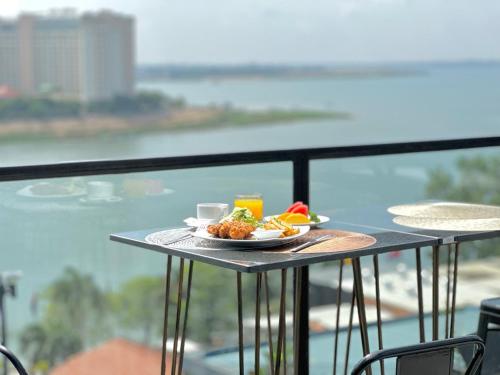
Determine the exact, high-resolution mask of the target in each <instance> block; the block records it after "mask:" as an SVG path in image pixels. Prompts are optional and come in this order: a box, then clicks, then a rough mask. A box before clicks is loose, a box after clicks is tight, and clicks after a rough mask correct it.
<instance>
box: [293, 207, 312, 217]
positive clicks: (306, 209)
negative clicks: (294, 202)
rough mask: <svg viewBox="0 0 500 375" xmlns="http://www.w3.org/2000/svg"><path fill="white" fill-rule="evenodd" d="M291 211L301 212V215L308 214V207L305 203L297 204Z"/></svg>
mask: <svg viewBox="0 0 500 375" xmlns="http://www.w3.org/2000/svg"><path fill="white" fill-rule="evenodd" d="M292 213H294V214H302V215H305V216H308V215H309V207H308V206H307V204H301V205H298V206H296V207H295V208H294V209H293V210H292Z"/></svg>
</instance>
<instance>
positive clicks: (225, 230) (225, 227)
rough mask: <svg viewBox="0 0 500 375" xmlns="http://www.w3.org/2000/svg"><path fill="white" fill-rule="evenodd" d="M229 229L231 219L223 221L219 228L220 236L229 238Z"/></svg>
mask: <svg viewBox="0 0 500 375" xmlns="http://www.w3.org/2000/svg"><path fill="white" fill-rule="evenodd" d="M230 230H231V221H225V222H223V223H222V225H221V227H220V228H219V237H220V238H229V231H230Z"/></svg>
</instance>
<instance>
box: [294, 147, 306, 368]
mask: <svg viewBox="0 0 500 375" xmlns="http://www.w3.org/2000/svg"><path fill="white" fill-rule="evenodd" d="M309 179H310V176H309V158H308V156H307V154H305V153H304V154H302V155H299V156H298V157H297V158H295V159H294V160H293V200H294V201H299V200H300V201H302V202H304V203H306V204H308V203H309ZM294 279H295V282H294V293H293V294H294V306H295V308H294V319H296V322H295V324H294V327H295V332H294V374H301V375H308V374H309V267H300V268H295V269H294Z"/></svg>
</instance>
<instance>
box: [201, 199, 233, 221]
mask: <svg viewBox="0 0 500 375" xmlns="http://www.w3.org/2000/svg"><path fill="white" fill-rule="evenodd" d="M196 214H197V219H198V220H199V221H205V222H211V223H215V222H218V221H219V220H220V219H222V218H223V217H224V216H226V215H228V214H229V205H228V204H227V203H198V204H197V205H196Z"/></svg>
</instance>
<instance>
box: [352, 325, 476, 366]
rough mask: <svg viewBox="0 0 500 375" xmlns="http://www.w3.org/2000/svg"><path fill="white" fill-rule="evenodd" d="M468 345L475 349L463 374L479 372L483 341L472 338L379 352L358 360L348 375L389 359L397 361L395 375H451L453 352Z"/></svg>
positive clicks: (440, 341) (467, 337)
mask: <svg viewBox="0 0 500 375" xmlns="http://www.w3.org/2000/svg"><path fill="white" fill-rule="evenodd" d="M467 345H468V346H475V348H476V350H475V354H474V356H473V357H472V360H471V361H470V362H469V365H468V367H467V369H466V371H465V375H473V374H476V372H477V371H478V369H479V366H480V364H481V360H482V358H483V354H484V343H483V340H481V338H480V337H478V336H475V335H471V336H464V337H457V338H453V339H445V340H438V341H431V342H426V343H423V344H417V345H411V346H404V347H400V348H394V349H384V350H379V351H376V352H373V353H370V354H368V355H366V356H365V357H364V358H363V359H362V360H361V361H359V362H358V363H357V364H356V365H355V366H354V369H353V370H352V372H351V375H361V374H363V373H364V372H365V371H366V369H367V368H368V367H370V366H371V365H372V364H374V363H375V362H379V361H382V360H384V359H388V358H396V375H423V374H425V375H446V374H451V373H452V368H453V350H454V349H459V348H461V347H464V346H467Z"/></svg>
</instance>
